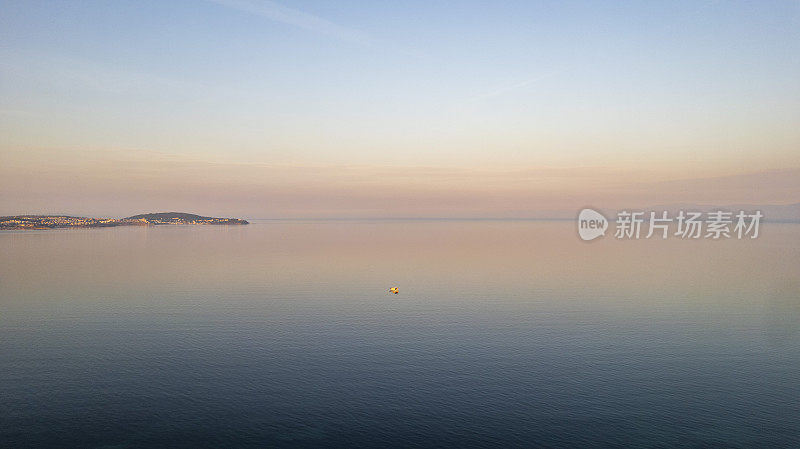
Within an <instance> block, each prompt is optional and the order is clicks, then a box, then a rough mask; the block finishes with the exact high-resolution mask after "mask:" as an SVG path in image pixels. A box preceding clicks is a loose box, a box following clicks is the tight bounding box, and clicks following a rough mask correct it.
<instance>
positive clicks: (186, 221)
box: [0, 212, 249, 230]
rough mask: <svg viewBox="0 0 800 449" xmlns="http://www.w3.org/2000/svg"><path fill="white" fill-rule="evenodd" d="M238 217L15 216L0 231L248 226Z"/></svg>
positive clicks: (0, 219)
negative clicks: (158, 226)
mask: <svg viewBox="0 0 800 449" xmlns="http://www.w3.org/2000/svg"><path fill="white" fill-rule="evenodd" d="M246 224H249V223H248V222H247V220H242V219H239V218H217V217H203V216H201V215H195V214H187V213H185V212H159V213H152V214H139V215H133V216H130V217H126V218H89V217H72V216H67V215H14V216H8V217H0V230H6V229H56V228H102V227H112V226H155V225H246Z"/></svg>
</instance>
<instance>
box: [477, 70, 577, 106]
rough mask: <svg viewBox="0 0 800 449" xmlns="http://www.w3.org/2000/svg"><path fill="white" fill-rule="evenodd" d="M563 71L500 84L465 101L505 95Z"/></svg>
mask: <svg viewBox="0 0 800 449" xmlns="http://www.w3.org/2000/svg"><path fill="white" fill-rule="evenodd" d="M563 72H564V70H555V71H552V72H548V73H544V74H542V75H539V76H537V77H534V78H530V79H527V80H525V81H521V82H519V83H515V84H511V85H508V86H501V87H498V88H496V89H493V90H490V91H488V92H485V93H483V94H480V95H475V96H473V97H470V98H468V99H467V100H466V102H467V103H475V102H479V101H483V100H488V99H491V98H495V97H499V96H502V95H505V94H507V93H510V92H514V91H516V90H520V89H524V88H526V87H529V86H531V85H533V84H535V83H537V82H539V81H542V80H544V79H546V78H550V77H552V76H555V75H558V74H561V73H563Z"/></svg>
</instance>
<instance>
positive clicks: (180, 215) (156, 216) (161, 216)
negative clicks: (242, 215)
mask: <svg viewBox="0 0 800 449" xmlns="http://www.w3.org/2000/svg"><path fill="white" fill-rule="evenodd" d="M142 218H144V219H145V220H173V219H176V218H177V219H179V220H186V221H192V220H212V219H217V220H220V218H216V217H203V216H202V215H196V214H187V213H186V212H157V213H152V214H139V215H134V216H132V217H125V220H141V219H142Z"/></svg>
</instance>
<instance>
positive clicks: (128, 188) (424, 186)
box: [0, 0, 800, 218]
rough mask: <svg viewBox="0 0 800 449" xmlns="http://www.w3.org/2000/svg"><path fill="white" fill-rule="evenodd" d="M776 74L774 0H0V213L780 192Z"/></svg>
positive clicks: (787, 116)
mask: <svg viewBox="0 0 800 449" xmlns="http://www.w3.org/2000/svg"><path fill="white" fill-rule="evenodd" d="M798 80H800V2H798V1H796V0H794V1H783V2H772V1H759V2H736V1H730V2H728V1H685V2H684V1H669V2H667V1H665V2H641V1H614V2H597V1H590V2H569V1H565V2H556V1H550V2H534V1H505V2H499V1H483V2H478V1H463V2H452V1H449V2H445V1H418V2H417V1H403V2H396V1H381V0H373V1H336V2H331V1H281V2H272V1H264V0H195V1H182V0H172V1H168V2H164V1H142V0H136V1H133V0H132V1H108V0H105V1H92V0H82V1H53V2H43V1H35V0H25V1H2V2H0V215H10V214H18V213H69V214H78V215H93V216H126V215H132V214H134V213H140V212H150V211H164V210H177V211H186V212H196V213H202V214H206V215H233V216H241V217H246V218H293V217H538V216H547V215H552V214H563V213H565V211H567V212H569V211H573V210H576V208H580V207H582V206H585V205H589V204H591V205H595V206H597V207H606V208H625V207H647V206H649V205H653V204H678V203H702V204H790V203H798V202H800V126H799V125H800V82H799V81H798ZM570 213H571V212H570Z"/></svg>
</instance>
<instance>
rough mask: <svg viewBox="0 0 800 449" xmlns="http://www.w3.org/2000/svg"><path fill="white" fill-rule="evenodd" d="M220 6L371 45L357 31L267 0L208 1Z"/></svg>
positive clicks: (364, 36)
mask: <svg viewBox="0 0 800 449" xmlns="http://www.w3.org/2000/svg"><path fill="white" fill-rule="evenodd" d="M209 1H211V2H213V3H216V4H218V5H221V6H226V7H228V8H233V9H237V10H239V11H243V12H246V13H250V14H254V15H257V16H260V17H264V18H266V19H269V20H273V21H275V22H280V23H284V24H286V25H291V26H295V27H297V28H302V29H304V30H307V31H311V32H314V33H318V34H323V35H326V36H331V37H334V38H336V39H339V40H342V41H347V42H355V43H359V44H369V43H371V39H370V37H369V36H368V35H367V34H365V33H362V32H360V31H358V30H354V29H351V28H348V27H345V26H342V25H338V24H336V23H333V22H331V21H329V20H326V19H323V18H322V17H318V16H315V15H312V14H308V13H306V12H303V11H300V10H297V9H293V8H288V7H286V6H283V5H280V4H278V3H275V2H272V1H269V0H261V1H258V0H209Z"/></svg>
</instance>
